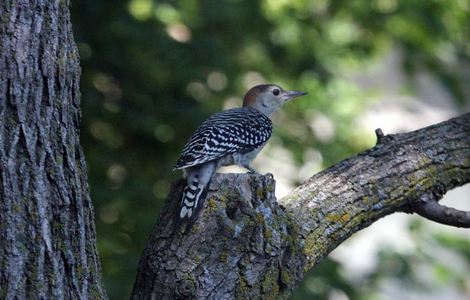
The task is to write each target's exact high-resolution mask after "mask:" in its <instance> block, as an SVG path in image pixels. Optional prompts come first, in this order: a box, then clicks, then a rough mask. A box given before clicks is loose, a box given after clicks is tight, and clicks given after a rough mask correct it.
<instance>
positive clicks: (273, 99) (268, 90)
mask: <svg viewBox="0 0 470 300" xmlns="http://www.w3.org/2000/svg"><path fill="white" fill-rule="evenodd" d="M306 94H307V93H306V92H300V91H284V90H283V89H282V88H281V87H280V86H278V85H275V84H261V85H257V86H255V87H252V88H251V89H250V90H249V91H248V92H247V93H246V95H245V97H244V98H243V106H244V107H253V108H255V109H257V110H259V111H260V112H262V113H263V114H265V115H266V116H271V114H272V113H273V112H275V111H277V110H278V109H279V108H281V106H282V105H284V103H286V102H287V101H289V100H291V99H293V98H295V97H299V96H303V95H306Z"/></svg>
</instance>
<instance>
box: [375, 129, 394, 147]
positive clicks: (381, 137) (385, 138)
mask: <svg viewBox="0 0 470 300" xmlns="http://www.w3.org/2000/svg"><path fill="white" fill-rule="evenodd" d="M375 136H376V137H377V143H376V145H380V144H385V143H388V142H390V141H392V140H393V139H394V136H393V135H391V134H387V135H385V134H384V133H383V131H382V129H380V128H377V129H376V130H375Z"/></svg>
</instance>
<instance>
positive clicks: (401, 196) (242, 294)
mask: <svg viewBox="0 0 470 300" xmlns="http://www.w3.org/2000/svg"><path fill="white" fill-rule="evenodd" d="M377 135H378V137H379V135H380V137H379V143H378V144H377V145H376V146H375V147H373V148H371V149H369V150H367V151H364V152H362V153H360V154H358V155H356V156H354V157H351V158H349V159H346V160H344V161H342V162H341V163H339V164H337V165H335V166H333V167H331V168H329V169H327V170H324V171H322V172H320V173H318V174H316V175H314V176H313V177H311V178H310V179H309V180H307V181H306V182H305V183H304V184H302V185H301V186H299V187H298V188H296V189H295V190H294V191H293V192H292V193H290V194H289V195H288V196H287V197H285V198H283V199H280V200H279V204H278V203H277V202H276V200H275V197H274V180H273V179H272V177H271V176H261V175H249V174H218V175H217V176H215V177H214V178H213V180H212V182H211V184H210V192H209V193H208V196H207V199H206V203H205V207H204V211H203V213H202V214H201V216H200V217H199V219H198V220H197V222H196V224H195V226H194V227H193V229H192V231H191V233H190V234H189V235H187V236H182V235H181V234H180V233H177V232H173V222H174V216H175V214H176V210H177V206H178V202H179V197H180V193H181V188H182V185H183V183H182V181H179V182H178V183H177V184H175V185H174V186H173V189H172V191H171V192H170V195H169V197H168V201H167V203H166V206H165V208H164V210H163V212H162V214H161V216H160V221H159V223H157V225H156V226H155V228H154V230H153V232H152V234H151V236H150V238H149V241H148V244H147V246H146V249H145V252H144V255H143V257H142V259H141V262H140V266H139V271H138V275H137V280H136V283H135V286H134V292H133V298H134V299H143V298H151V297H155V298H167V297H170V298H179V297H184V298H185V297H190V298H194V297H198V298H214V299H231V298H258V297H263V298H269V297H279V296H281V297H288V295H289V294H290V292H291V291H292V290H293V289H294V288H295V287H296V286H297V285H298V284H299V283H300V282H301V280H302V278H303V276H304V274H305V272H307V271H309V270H310V269H311V268H313V267H314V266H315V265H316V264H317V263H318V262H320V261H321V260H322V259H323V258H324V257H325V256H326V255H327V254H328V253H330V252H331V251H332V250H333V249H334V248H335V247H336V246H337V245H339V244H340V243H341V242H342V241H344V240H345V239H346V238H348V237H349V236H351V235H352V234H353V233H355V232H357V231H358V230H360V229H362V228H364V227H367V226H368V225H370V224H371V223H373V222H375V221H376V220H378V219H379V218H381V217H383V216H386V215H389V214H391V213H394V212H399V211H405V212H419V213H420V214H424V215H425V216H426V217H429V218H431V215H432V214H431V213H430V211H432V212H436V213H435V214H433V216H435V215H437V216H441V215H442V213H441V212H440V211H439V210H438V209H436V208H432V209H429V207H430V205H431V204H429V203H433V202H434V203H436V202H435V201H434V199H440V197H441V196H442V195H443V194H444V193H445V192H446V191H448V190H450V189H452V188H454V187H456V186H460V185H463V184H464V183H467V182H469V181H470V114H466V115H463V116H461V117H459V118H455V119H452V120H449V121H447V122H443V123H441V124H437V125H434V126H430V127H427V128H423V129H421V130H418V131H415V132H410V133H405V134H396V135H393V136H384V135H383V134H380V132H379V133H377ZM425 195H432V196H433V197H434V198H432V199H433V200H432V201H423V199H426V198H425V197H426V196H425ZM428 197H429V196H428ZM445 211H449V210H445ZM445 211H444V215H445V214H446V212H445ZM456 216H457V218H458V220H460V221H455V222H457V223H455V222H454V221H452V220H449V219H450V216H449V217H447V218H444V219H446V220H447V221H448V222H447V223H448V224H450V225H454V224H460V225H462V224H466V221H467V219H466V217H468V215H467V214H465V215H464V216H463V215H459V214H457V215H456ZM442 219H443V218H440V217H436V218H435V219H433V220H436V221H437V220H442ZM452 222H454V223H452Z"/></svg>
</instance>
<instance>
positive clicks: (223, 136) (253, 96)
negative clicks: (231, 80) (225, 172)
mask: <svg viewBox="0 0 470 300" xmlns="http://www.w3.org/2000/svg"><path fill="white" fill-rule="evenodd" d="M305 94H307V93H305V92H300V91H284V90H283V89H282V88H281V87H280V86H278V85H275V84H262V85H257V86H255V87H253V88H251V89H250V90H249V91H248V92H247V93H246V95H245V97H244V98H243V106H242V107H239V108H233V109H228V110H225V111H222V112H219V113H216V114H214V115H212V116H210V117H209V118H208V119H206V120H205V121H204V122H203V123H202V124H201V125H200V126H199V128H198V129H197V130H196V132H195V133H194V134H193V135H192V136H191V137H190V139H189V141H188V142H187V143H186V145H185V146H184V148H183V151H182V153H181V156H180V158H179V160H178V162H177V163H176V165H175V167H174V170H177V169H183V171H184V176H185V177H186V186H185V188H184V189H183V195H182V198H181V206H180V211H179V215H178V220H177V224H179V222H180V221H181V220H183V219H189V220H190V223H189V225H188V227H187V228H186V231H187V230H188V229H189V228H190V227H191V226H192V223H193V222H194V221H195V219H196V217H197V214H198V213H199V211H200V209H201V208H202V206H203V201H204V199H205V197H206V194H207V187H208V185H209V182H210V180H211V178H212V176H213V175H214V174H215V172H216V171H217V169H218V168H219V167H221V166H227V165H233V164H236V165H239V166H242V167H244V168H246V169H247V170H248V171H249V172H251V173H256V171H255V170H254V169H253V168H252V167H251V166H250V163H251V162H252V161H253V159H254V158H255V157H256V155H257V154H258V153H259V152H260V151H261V149H263V147H264V146H265V144H266V142H267V141H268V139H269V138H270V137H271V133H272V122H271V115H272V114H273V113H274V112H275V111H277V110H278V109H279V108H281V107H282V105H284V104H285V103H286V102H288V101H289V100H291V99H293V98H295V97H299V96H302V95H305Z"/></svg>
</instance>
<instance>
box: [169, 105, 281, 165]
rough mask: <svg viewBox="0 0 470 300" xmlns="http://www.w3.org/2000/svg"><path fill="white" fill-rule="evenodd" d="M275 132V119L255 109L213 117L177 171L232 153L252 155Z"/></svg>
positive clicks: (192, 142) (189, 144)
mask: <svg viewBox="0 0 470 300" xmlns="http://www.w3.org/2000/svg"><path fill="white" fill-rule="evenodd" d="M271 133H272V123H271V120H270V119H269V118H268V117H266V116H265V115H263V114H262V113H260V112H258V111H257V110H255V109H253V108H247V107H242V108H234V109H229V110H225V111H222V112H220V113H217V114H214V115H212V116H210V117H209V118H208V119H207V120H206V121H204V122H203V123H202V124H201V126H199V128H198V129H197V130H196V132H195V133H194V134H193V135H192V136H191V138H190V139H189V141H188V142H187V143H186V145H185V146H184V148H183V151H182V153H181V157H180V159H179V160H178V162H177V163H176V166H175V168H174V169H183V168H187V167H191V166H195V165H198V164H202V163H205V162H208V161H211V160H214V159H217V158H221V157H223V156H226V155H228V154H232V153H236V152H249V151H251V150H254V149H256V148H258V147H259V146H261V145H262V144H263V143H265V142H266V141H267V140H268V139H269V138H270V137H271Z"/></svg>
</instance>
